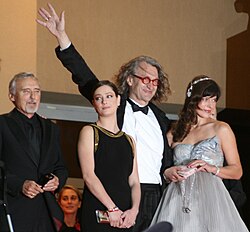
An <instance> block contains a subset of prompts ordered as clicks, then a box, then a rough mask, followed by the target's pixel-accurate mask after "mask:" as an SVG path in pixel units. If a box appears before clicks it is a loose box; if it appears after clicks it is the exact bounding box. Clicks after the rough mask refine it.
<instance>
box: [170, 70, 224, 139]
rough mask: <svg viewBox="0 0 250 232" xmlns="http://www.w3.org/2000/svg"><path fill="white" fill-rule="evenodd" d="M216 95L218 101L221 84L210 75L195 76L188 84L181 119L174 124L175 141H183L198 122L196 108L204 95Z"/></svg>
mask: <svg viewBox="0 0 250 232" xmlns="http://www.w3.org/2000/svg"><path fill="white" fill-rule="evenodd" d="M207 96H210V97H214V96H216V98H217V99H216V100H217V101H218V100H219V98H220V96H221V91H220V87H219V85H218V84H217V83H216V82H215V81H214V80H212V79H211V78H210V77H208V76H204V75H200V76H197V77H195V78H194V79H193V80H192V81H191V82H190V83H189V84H188V86H187V90H186V99H185V103H184V106H183V108H182V110H181V112H180V114H179V119H178V121H177V122H176V123H174V124H173V128H172V134H173V142H181V141H183V139H184V138H185V137H186V136H187V134H188V133H189V132H190V129H191V127H192V126H193V125H195V124H196V123H197V114H196V109H197V107H198V104H199V102H200V101H201V100H202V98H203V97H207Z"/></svg>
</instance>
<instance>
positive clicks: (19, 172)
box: [0, 109, 68, 231]
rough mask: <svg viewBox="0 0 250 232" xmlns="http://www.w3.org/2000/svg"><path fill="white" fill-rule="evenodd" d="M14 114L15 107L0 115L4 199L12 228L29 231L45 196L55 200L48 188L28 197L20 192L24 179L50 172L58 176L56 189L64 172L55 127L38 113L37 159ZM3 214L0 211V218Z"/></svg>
mask: <svg viewBox="0 0 250 232" xmlns="http://www.w3.org/2000/svg"><path fill="white" fill-rule="evenodd" d="M18 117H20V116H18V112H17V110H16V109H14V110H13V111H11V112H10V113H9V114H5V115H1V116H0V160H2V161H3V162H4V164H5V173H6V180H7V202H8V206H9V207H8V208H9V211H10V215H11V218H12V221H13V225H14V228H16V230H17V231H29V230H30V226H31V225H32V223H33V222H36V220H37V219H38V216H39V213H40V210H41V209H42V208H44V207H45V208H47V205H46V204H47V201H46V200H45V198H46V199H49V201H51V199H52V201H54V202H53V203H56V199H55V197H54V196H53V194H52V193H51V192H45V193H43V194H39V195H37V196H36V197H35V198H34V199H29V198H28V197H26V196H24V195H23V194H22V186H23V183H24V181H25V180H34V181H36V182H38V181H39V179H40V178H41V176H42V175H44V174H47V173H53V174H55V175H56V176H57V177H58V178H59V182H60V184H59V188H58V190H59V189H61V187H62V186H63V185H64V184H65V182H66V179H67V175H68V173H67V170H66V167H65V165H64V162H63V159H62V155H61V149H60V141H59V129H58V127H57V126H56V125H55V124H54V123H52V122H51V121H50V120H48V119H44V118H41V117H39V116H38V118H39V121H40V124H41V128H42V141H41V152H40V161H39V163H37V162H36V161H35V160H34V159H33V156H32V150H31V148H30V145H29V144H28V140H27V137H26V134H25V132H24V130H23V129H22V128H21V127H20V124H19V123H18ZM0 188H1V187H0ZM0 190H2V189H0ZM55 205H56V204H55ZM52 210H53V209H52ZM2 213H3V212H2ZM4 216H5V215H3V214H2V215H1V217H2V220H3V218H4ZM0 223H1V222H0ZM1 224H2V223H1ZM1 228H2V227H0V231H2V230H1Z"/></svg>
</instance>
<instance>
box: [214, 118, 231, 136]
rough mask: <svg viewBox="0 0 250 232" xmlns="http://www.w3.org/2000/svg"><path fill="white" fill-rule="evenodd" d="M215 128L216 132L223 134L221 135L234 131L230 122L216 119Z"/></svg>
mask: <svg viewBox="0 0 250 232" xmlns="http://www.w3.org/2000/svg"><path fill="white" fill-rule="evenodd" d="M214 129H215V131H216V134H217V135H221V136H223V135H225V134H228V133H230V134H231V133H232V129H231V127H230V126H229V124H227V123H226V122H223V121H215V123H214Z"/></svg>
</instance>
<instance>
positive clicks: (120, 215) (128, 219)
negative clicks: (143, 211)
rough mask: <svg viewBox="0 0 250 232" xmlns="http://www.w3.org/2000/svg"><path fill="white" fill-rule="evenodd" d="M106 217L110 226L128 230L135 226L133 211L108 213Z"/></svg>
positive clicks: (134, 213)
mask: <svg viewBox="0 0 250 232" xmlns="http://www.w3.org/2000/svg"><path fill="white" fill-rule="evenodd" d="M108 215H109V223H110V225H111V226H113V227H118V228H130V227H131V226H133V225H134V224H135V219H136V215H137V214H136V212H134V210H132V209H129V210H126V211H124V212H122V211H121V210H118V211H115V212H109V213H108Z"/></svg>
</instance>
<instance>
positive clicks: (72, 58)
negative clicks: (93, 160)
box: [56, 44, 172, 174]
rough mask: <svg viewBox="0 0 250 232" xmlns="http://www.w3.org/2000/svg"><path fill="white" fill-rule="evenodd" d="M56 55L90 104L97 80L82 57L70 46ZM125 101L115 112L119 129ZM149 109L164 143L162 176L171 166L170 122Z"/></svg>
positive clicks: (161, 114) (124, 96)
mask: <svg viewBox="0 0 250 232" xmlns="http://www.w3.org/2000/svg"><path fill="white" fill-rule="evenodd" d="M56 54H57V57H58V58H59V59H60V61H61V62H62V64H63V66H64V67H66V68H67V69H68V70H69V71H70V72H71V73H72V80H73V81H74V83H76V84H77V85H78V88H79V91H80V93H81V94H82V95H83V96H84V97H86V98H87V99H88V100H89V101H90V102H91V94H92V88H93V86H94V85H95V84H96V83H97V82H98V81H99V80H98V79H97V77H96V76H95V74H94V73H93V72H92V71H91V69H90V68H89V67H88V65H87V63H86V62H85V61H84V59H83V58H82V56H81V55H80V54H79V53H78V52H77V50H76V49H75V47H74V46H73V45H72V44H71V45H70V47H69V48H67V49H65V50H63V51H60V48H59V47H57V48H56ZM126 99H127V96H126V95H122V96H121V103H120V106H119V108H118V110H117V121H118V126H119V128H120V129H122V125H123V120H124V114H125V106H126ZM149 107H150V108H151V110H152V111H153V112H154V114H155V117H156V118H157V120H158V122H159V125H160V127H161V130H162V137H163V141H164V152H163V159H162V167H161V174H162V173H163V171H164V170H165V169H166V168H167V167H169V166H172V151H171V149H170V148H169V145H168V142H167V138H166V134H167V131H168V129H169V126H170V121H169V119H168V118H167V117H166V115H165V113H164V112H163V111H161V110H160V109H159V108H158V107H157V106H156V105H154V104H153V103H152V102H150V103H149Z"/></svg>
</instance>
